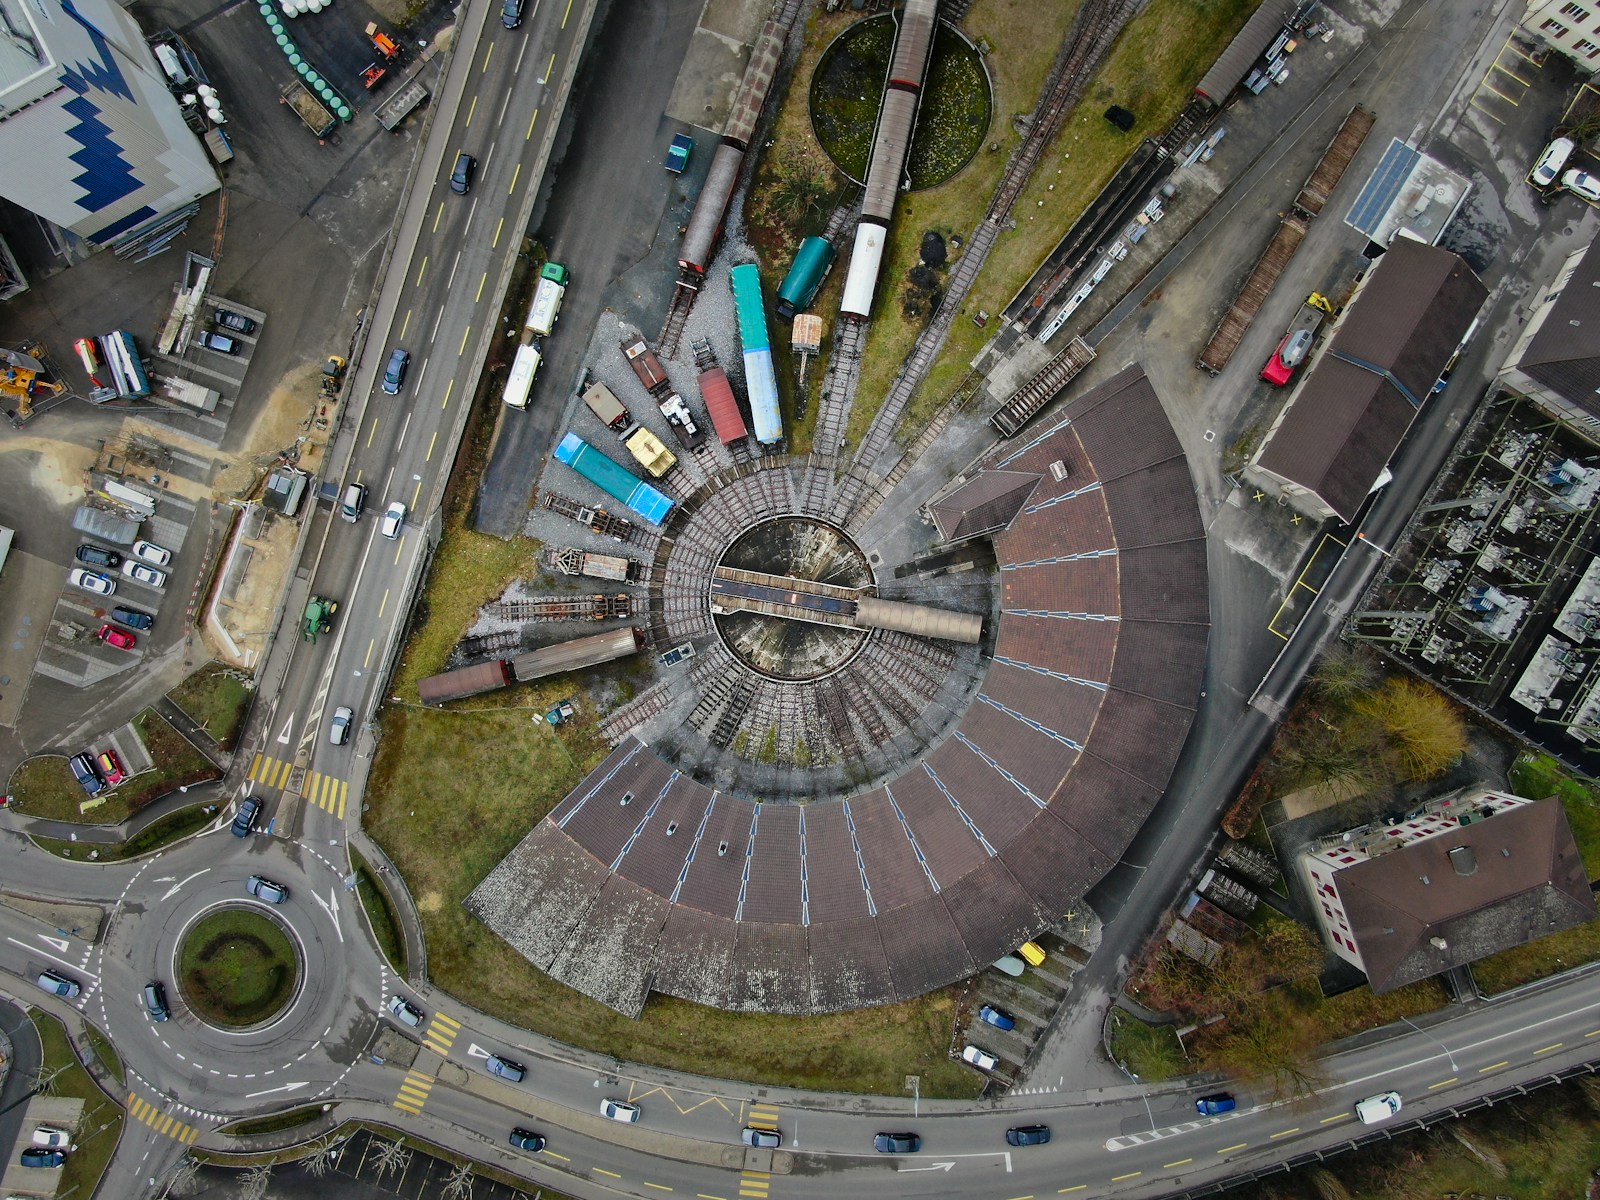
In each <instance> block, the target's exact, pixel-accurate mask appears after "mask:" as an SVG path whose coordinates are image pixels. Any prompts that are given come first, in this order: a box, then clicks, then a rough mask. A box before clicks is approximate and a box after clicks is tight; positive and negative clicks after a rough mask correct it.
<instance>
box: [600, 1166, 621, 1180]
mask: <svg viewBox="0 0 1600 1200" xmlns="http://www.w3.org/2000/svg"><path fill="white" fill-rule="evenodd" d="M594 1173H595V1174H596V1175H609V1176H611V1178H613V1179H621V1178H622V1176H621V1175H618V1174H617V1173H616V1172H615V1171H608V1170H606V1169H605V1168H604V1167H595V1168H594Z"/></svg>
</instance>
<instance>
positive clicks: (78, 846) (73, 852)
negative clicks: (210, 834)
mask: <svg viewBox="0 0 1600 1200" xmlns="http://www.w3.org/2000/svg"><path fill="white" fill-rule="evenodd" d="M209 808H210V805H206V804H194V805H190V806H189V807H188V808H180V809H179V810H178V811H177V812H170V813H168V814H167V815H166V816H164V817H162V818H160V819H159V820H156V821H152V822H150V824H148V825H146V826H145V827H144V828H143V829H141V830H140V831H139V832H138V833H136V834H134V835H133V836H132V837H131V838H129V839H128V840H127V841H125V842H106V843H104V844H101V843H98V842H97V843H94V844H90V843H87V842H73V841H63V840H62V839H60V838H47V837H37V836H36V837H35V838H34V839H33V840H34V843H35V844H36V845H37V846H38V847H39V848H40V849H41V850H47V851H49V852H50V853H51V854H54V855H55V856H56V857H57V858H76V859H83V858H87V857H88V855H89V852H90V851H91V850H93V851H94V852H95V861H96V862H120V861H121V860H122V859H125V858H137V857H139V855H141V854H152V853H154V852H155V851H157V850H160V849H162V848H163V847H166V846H170V845H172V844H173V843H174V842H179V841H182V840H183V839H184V838H186V837H190V836H191V835H193V834H196V833H199V832H200V831H201V830H202V829H204V828H205V827H206V826H207V825H209V824H211V822H212V820H214V819H215V817H216V814H215V813H214V812H209V811H207V810H208V809H209Z"/></svg>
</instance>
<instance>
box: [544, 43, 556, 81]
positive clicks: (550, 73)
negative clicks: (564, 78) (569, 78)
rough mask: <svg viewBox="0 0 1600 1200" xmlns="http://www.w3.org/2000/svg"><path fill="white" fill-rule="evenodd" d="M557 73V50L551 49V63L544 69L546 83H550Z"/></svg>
mask: <svg viewBox="0 0 1600 1200" xmlns="http://www.w3.org/2000/svg"><path fill="white" fill-rule="evenodd" d="M555 73H556V56H555V52H554V51H551V53H550V65H549V66H548V67H546V68H545V69H544V81H545V83H547V84H548V83H549V82H550V80H551V79H552V78H553V77H554V76H555Z"/></svg>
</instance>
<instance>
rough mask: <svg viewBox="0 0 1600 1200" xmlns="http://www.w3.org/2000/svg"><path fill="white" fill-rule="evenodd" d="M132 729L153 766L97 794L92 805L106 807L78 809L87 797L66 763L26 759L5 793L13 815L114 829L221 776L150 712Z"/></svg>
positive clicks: (43, 757) (43, 758) (47, 757)
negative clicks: (172, 795)
mask: <svg viewBox="0 0 1600 1200" xmlns="http://www.w3.org/2000/svg"><path fill="white" fill-rule="evenodd" d="M133 726H134V728H135V729H137V730H138V731H139V737H140V738H141V740H143V742H144V744H145V747H146V749H148V750H149V751H150V757H151V759H152V760H153V761H154V763H155V765H154V767H152V768H151V769H150V770H148V771H141V772H140V773H139V774H137V775H134V776H132V777H131V778H129V779H128V780H126V781H125V782H123V783H122V784H121V785H120V786H118V787H116V788H114V789H112V790H111V791H109V792H105V791H103V792H101V793H100V795H99V796H97V797H95V799H97V800H98V799H103V800H104V801H105V803H103V804H98V805H95V806H94V807H93V808H90V809H88V810H87V811H86V810H84V809H83V808H82V807H81V805H82V804H83V802H84V801H86V800H88V799H89V797H88V795H87V794H85V792H84V790H83V788H82V787H80V786H79V785H78V781H77V780H76V779H74V778H73V775H72V771H71V769H70V768H68V766H67V760H66V759H65V758H61V757H57V756H54V755H41V756H38V757H35V758H30V759H28V760H27V761H26V762H24V763H23V764H22V765H21V766H19V767H18V768H17V769H16V771H15V772H14V773H13V774H12V776H11V785H10V792H11V796H12V798H13V802H14V803H15V805H16V807H17V809H18V811H20V812H23V813H26V814H27V815H28V816H30V817H43V818H45V819H47V820H51V821H74V822H77V823H78V824H82V825H119V824H121V823H122V822H123V821H126V820H127V819H128V818H129V817H131V816H132V815H133V814H134V813H136V812H138V811H139V810H140V809H141V808H143V807H144V806H145V805H146V804H148V803H150V801H152V800H155V799H157V798H158V797H161V796H165V795H166V794H167V793H168V792H170V791H172V790H173V789H174V788H177V787H179V786H180V785H183V784H191V783H200V782H203V781H204V780H207V779H216V778H218V777H219V776H220V775H221V772H220V771H218V770H217V769H216V768H215V767H213V766H212V765H211V763H210V761H209V760H208V759H207V758H206V757H205V755H203V754H201V753H200V752H199V751H198V750H196V749H195V748H194V747H193V746H191V745H190V744H189V742H188V740H187V739H185V738H184V737H183V735H181V734H180V733H179V732H178V731H177V730H176V729H174V728H173V727H172V726H171V725H170V724H168V723H167V721H166V720H165V719H164V718H162V717H161V716H160V715H159V714H157V713H156V711H155V710H154V709H149V708H147V709H145V710H144V711H143V712H142V713H140V714H139V715H138V716H137V717H135V718H134V719H133ZM63 857H68V858H71V857H75V856H73V855H63Z"/></svg>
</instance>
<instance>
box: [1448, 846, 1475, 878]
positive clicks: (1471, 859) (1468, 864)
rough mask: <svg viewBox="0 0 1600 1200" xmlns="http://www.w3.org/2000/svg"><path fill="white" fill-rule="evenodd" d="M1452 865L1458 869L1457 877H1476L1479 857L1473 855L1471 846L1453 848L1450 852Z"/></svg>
mask: <svg viewBox="0 0 1600 1200" xmlns="http://www.w3.org/2000/svg"><path fill="white" fill-rule="evenodd" d="M1449 858H1450V865H1451V866H1452V867H1454V868H1455V869H1456V874H1457V875H1476V874H1477V873H1478V856H1477V855H1476V854H1475V853H1473V850H1472V847H1471V846H1453V847H1451V849H1450V851H1449Z"/></svg>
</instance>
